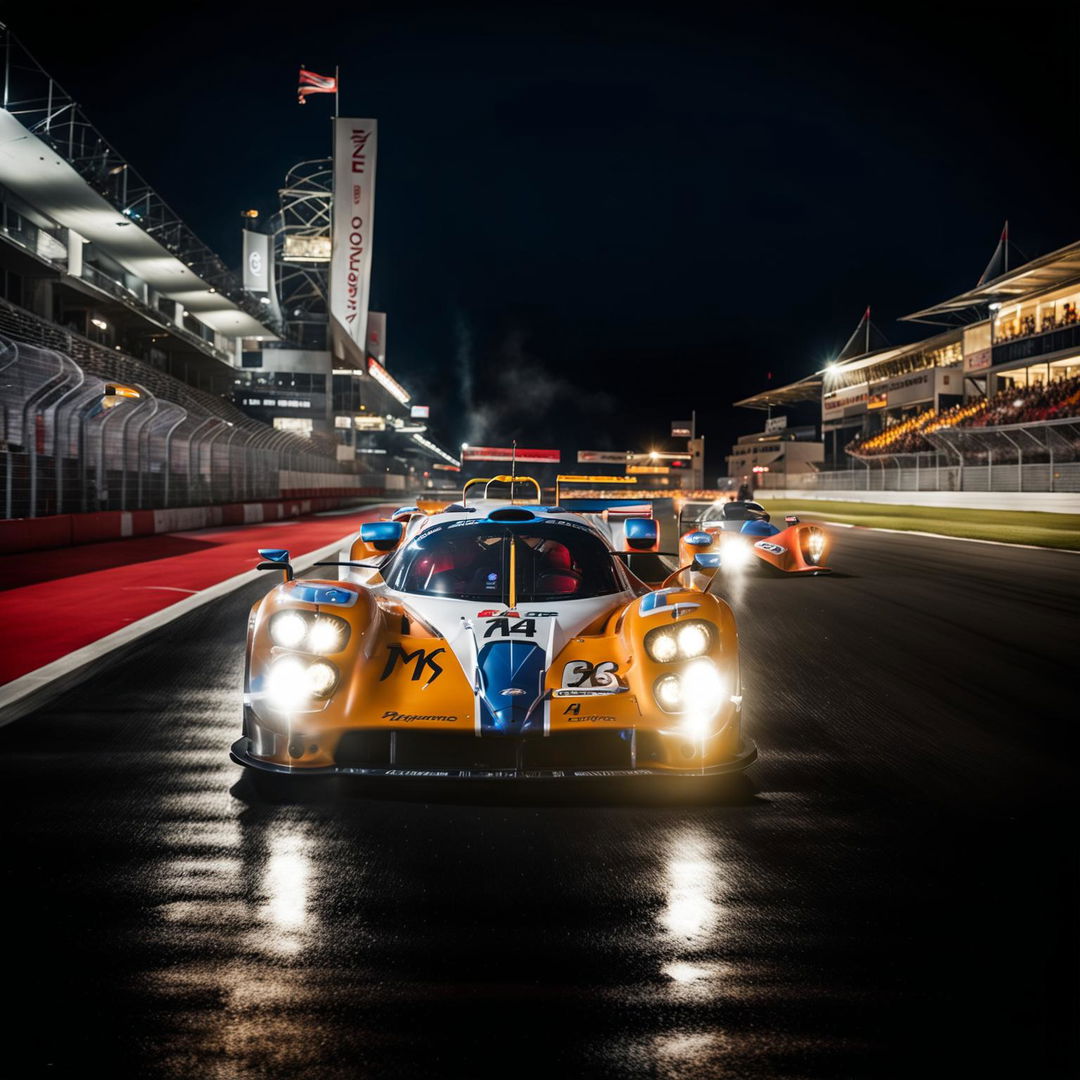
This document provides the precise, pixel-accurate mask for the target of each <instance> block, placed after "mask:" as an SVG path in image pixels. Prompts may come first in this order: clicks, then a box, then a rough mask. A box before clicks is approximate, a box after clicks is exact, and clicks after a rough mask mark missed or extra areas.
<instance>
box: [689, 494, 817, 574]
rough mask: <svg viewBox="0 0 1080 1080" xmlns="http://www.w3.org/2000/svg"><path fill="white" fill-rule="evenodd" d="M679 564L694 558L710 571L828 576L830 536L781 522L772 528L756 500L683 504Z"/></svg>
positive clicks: (813, 528)
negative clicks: (756, 570) (764, 569)
mask: <svg viewBox="0 0 1080 1080" xmlns="http://www.w3.org/2000/svg"><path fill="white" fill-rule="evenodd" d="M694 522H696V524H693V527H691V528H690V529H689V530H688V531H686V532H683V533H682V536H681V537H680V539H679V555H680V562H682V563H684V564H686V563H689V562H690V561H692V560H693V559H694V558H697V560H698V562H699V563H702V564H707V565H708V566H709V567H710V568H712V569H716V568H720V569H725V570H736V571H741V570H744V569H747V568H757V567H767V568H769V569H772V570H779V571H782V572H783V573H785V574H829V573H832V570H831V569H830V568H829V567H828V566H826V565H825V561H826V557H827V556H828V553H829V534H828V533H827V532H826V531H825V530H824V529H823V528H822V527H821V526H820V525H812V524H808V523H807V522H803V521H800V520H799V519H798V517H796V516H794V515H791V516H788V517H785V518H784V528H783V529H780V528H778V527H777V526H776V525H773V524H772V521H771V519H770V517H769V513H768V511H766V509H765V507H764V506H762V505H761V503H758V502H750V501H742V502H735V501H731V502H721V503H702V502H691V503H686V504H685V505H684V506H683V507H682V509H681V512H680V515H679V528H680V531H682V530H683V529H684V528H685V527H686V525H687V523H694Z"/></svg>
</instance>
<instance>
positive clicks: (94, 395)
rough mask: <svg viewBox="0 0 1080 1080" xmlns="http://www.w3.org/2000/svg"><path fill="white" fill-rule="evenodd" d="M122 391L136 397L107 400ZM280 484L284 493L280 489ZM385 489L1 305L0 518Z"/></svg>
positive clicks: (212, 400)
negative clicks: (114, 390) (115, 388)
mask: <svg viewBox="0 0 1080 1080" xmlns="http://www.w3.org/2000/svg"><path fill="white" fill-rule="evenodd" d="M117 383H123V384H125V385H126V386H128V387H130V388H132V389H133V390H134V391H135V392H137V394H138V395H139V396H138V397H137V398H127V397H123V398H118V397H117V396H116V395H108V394H107V393H106V389H107V387H109V386H110V385H114V384H117ZM283 481H285V483H284V484H283ZM285 486H287V487H288V489H289V491H290V492H299V491H303V492H305V493H307V494H312V493H322V492H324V491H325V492H326V493H330V491H331V489H333V490H335V491H340V490H350V489H356V490H358V491H359V490H368V489H371V488H384V487H385V486H386V477H385V475H381V476H380V475H376V474H370V475H369V474H365V473H358V472H355V471H354V472H347V471H345V470H343V469H342V467H341V466H340V465H339V464H338V463H337V461H336V460H335V451H334V448H333V444H332V443H331V442H330V441H329V440H327V446H325V447H323V446H322V445H320V444H319V443H317V442H315V441H314V440H310V439H304V438H301V437H299V436H297V435H295V434H292V433H290V432H285V431H279V430H277V429H275V428H271V427H268V426H267V425H265V424H260V423H259V422H258V421H256V420H253V419H251V418H250V417H248V416H245V415H244V414H243V413H242V412H240V411H239V410H238V409H237V408H236V407H235V406H233V405H232V404H231V403H230V402H227V401H225V400H224V399H222V398H217V397H214V396H213V395H212V394H208V393H206V392H204V391H200V390H197V389H195V388H194V387H191V386H188V385H187V384H186V383H183V382H181V381H180V380H178V379H175V378H173V377H172V376H170V375H168V374H166V373H165V372H162V371H158V370H157V369H156V368H154V367H152V366H151V365H149V364H147V363H144V362H143V361H140V360H136V359H134V358H132V357H129V356H125V355H124V354H122V353H119V352H114V351H111V350H109V349H106V348H104V347H102V346H99V345H96V344H95V343H93V342H91V341H88V340H87V339H85V338H81V337H80V336H79V335H77V334H74V333H69V332H67V331H65V330H62V329H61V328H59V327H57V326H55V324H51V323H47V322H44V321H43V320H40V319H38V318H37V317H36V316H34V315H32V314H31V313H30V312H26V311H24V310H22V309H20V308H16V307H15V306H14V305H11V304H8V303H7V302H0V498H2V500H3V516H4V517H5V518H31V517H41V516H45V515H51V514H65V513H86V512H91V511H101V510H141V509H147V510H152V509H159V508H164V507H173V506H204V505H210V504H215V503H230V502H243V501H246V500H252V499H276V498H279V497H280V496H281V495H282V494H283V487H285Z"/></svg>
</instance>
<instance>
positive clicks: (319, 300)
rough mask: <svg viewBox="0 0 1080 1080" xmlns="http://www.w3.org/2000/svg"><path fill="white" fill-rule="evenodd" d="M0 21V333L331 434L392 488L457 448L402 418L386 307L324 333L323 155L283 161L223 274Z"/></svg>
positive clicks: (352, 462)
mask: <svg viewBox="0 0 1080 1080" xmlns="http://www.w3.org/2000/svg"><path fill="white" fill-rule="evenodd" d="M0 34H2V35H3V38H4V44H5V47H4V50H3V54H2V56H0V64H2V65H3V67H4V78H3V84H2V86H3V95H4V96H3V102H2V105H3V107H2V108H0V334H2V333H5V332H7V333H8V334H10V335H11V336H12V337H15V338H18V339H19V340H26V341H39V342H40V343H42V344H48V343H50V342H51V341H53V340H55V339H56V337H57V335H56V333H55V331H62V334H63V335H76V336H77V337H79V338H82V339H86V340H88V341H89V342H92V343H94V345H96V346H104V347H106V348H107V349H109V350H113V351H115V353H116V354H118V357H128V358H131V359H132V361H133V362H134V364H135V365H136V367H135V368H134V369H133V370H142V371H145V370H146V368H145V367H142V368H140V367H138V365H148V366H149V367H151V368H154V369H157V370H158V371H161V372H164V373H166V374H168V375H170V376H173V377H174V378H176V379H179V380H181V381H182V382H183V383H186V384H187V385H189V386H191V387H195V388H196V389H197V390H201V391H206V392H209V393H211V394H213V395H215V396H217V397H223V398H229V399H231V400H232V402H233V403H234V404H235V405H236V406H237V407H239V408H240V409H241V410H243V411H244V412H245V413H247V414H248V415H250V416H251V417H253V418H254V419H256V420H260V421H263V422H265V423H266V424H268V425H271V426H273V427H275V428H278V429H282V430H288V431H292V432H294V433H296V434H298V435H307V436H311V437H313V438H316V439H318V437H319V436H322V437H323V438H322V439H318V441H319V442H320V443H321V444H322V445H324V446H325V445H328V439H332V440H333V442H334V443H335V444H336V446H337V459H338V461H340V462H342V463H343V465H345V467H346V468H348V469H350V470H354V471H355V470H359V471H364V472H370V473H374V474H382V475H387V474H389V475H392V476H397V477H399V480H398V483H397V484H396V485H394V486H403V485H404V483H405V482H406V478H407V476H408V474H409V473H410V472H416V473H420V472H423V471H426V469H427V468H428V467H429V466H431V465H433V464H434V463H436V462H438V463H441V464H444V465H451V464H453V465H456V464H457V460H456V458H455V457H453V456H452V455H451V454H449V453H447V452H446V451H444V450H443V449H442V448H441V447H439V446H438V445H437V444H436V443H435V442H433V441H432V439H431V438H430V435H426V434H425V432H426V417H423V418H420V419H414V413H422V412H423V410H416V409H414V408H413V406H415V405H416V404H417V403H416V402H414V401H413V400H412V399H411V397H410V394H409V391H408V390H407V389H406V387H405V386H404V385H402V382H401V381H400V378H399V377H396V376H395V375H392V374H391V373H390V371H389V370H388V365H387V359H386V319H385V316H383V315H380V314H379V313H374V312H372V313H368V312H367V311H366V295H365V296H364V298H363V300H364V340H365V342H366V347H365V348H361V347H358V345H357V344H356V343H355V342H349V341H342V340H341V337H342V335H340V334H339V335H336V336H335V334H334V333H333V331H332V323H333V318H332V315H333V298H332V297H331V296H330V286H331V284H332V274H331V273H329V267H330V262H331V243H332V239H331V222H332V212H333V211H332V204H333V161H332V159H327V160H325V161H318V162H307V163H303V164H302V165H301V166H298V167H297V168H295V169H293V170H292V171H291V172H290V174H289V176H288V177H287V178H286V183H285V186H284V187H283V189H282V190H281V192H280V203H281V210H280V211H279V213H278V214H277V215H276V216H275V218H274V219H273V220H272V221H271V222H269V223H267V224H266V225H265V227H262V228H260V223H258V222H257V221H256V220H254V219H253V218H251V217H250V216H245V218H244V220H245V224H246V226H247V227H246V228H245V230H244V266H243V271H242V273H241V274H235V273H232V272H231V271H230V270H229V269H228V267H227V266H226V264H225V262H224V261H223V260H222V259H221V258H220V257H219V256H218V255H217V254H215V253H214V252H213V251H211V250H210V249H209V248H208V247H207V246H206V245H205V244H204V243H203V242H202V241H200V240H199V239H198V237H197V236H196V235H195V234H194V232H193V231H192V230H191V229H190V228H189V227H188V226H187V224H186V223H185V222H183V221H182V220H181V219H180V218H179V216H178V215H177V214H176V213H175V212H174V211H173V210H172V209H171V208H170V207H169V205H168V204H167V203H166V202H165V200H164V199H163V198H162V197H161V196H160V195H159V194H158V193H157V192H156V191H155V190H154V189H153V188H152V187H151V186H150V184H149V183H148V182H147V181H146V180H145V179H144V178H143V177H142V176H140V175H139V174H138V173H137V172H136V171H135V170H134V169H133V168H132V166H131V165H130V164H129V163H128V162H127V161H126V160H125V159H124V158H123V157H122V155H121V154H120V153H119V151H117V150H116V149H114V147H113V146H112V145H111V143H110V142H109V141H107V140H106V139H105V137H104V136H103V135H102V134H101V133H100V132H98V131H97V130H96V129H95V128H94V127H93V126H92V124H91V123H90V121H89V120H88V118H87V117H86V116H85V114H84V113H83V111H82V110H81V108H80V107H79V106H78V105H77V103H76V102H75V101H74V100H73V99H72V98H71V97H70V96H69V95H68V94H66V93H65V92H64V90H63V89H62V88H61V87H60V86H59V85H58V84H57V83H56V82H55V80H53V79H52V78H51V76H49V74H48V73H47V72H46V71H45V70H44V69H43V68H42V67H41V66H40V65H39V64H38V63H37V62H36V61H35V60H34V58H33V57H32V56H30V54H29V53H27V52H26V50H25V49H24V48H23V47H22V45H21V44H20V43H19V41H18V40H17V39H16V38H15V37H14V36H13V35H11V33H10V31H8V30H7V29H6V28H4V27H3V26H0ZM371 166H372V170H371V171H372V173H373V171H374V159H373V154H372V162H371ZM237 209H239V208H236V207H232V208H223V212H226V213H230V214H231V213H233V212H235V211H236V210H237ZM366 242H367V251H368V257H369V258H370V249H371V238H370V236H367V237H366ZM346 463H348V464H346Z"/></svg>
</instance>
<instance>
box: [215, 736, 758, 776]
mask: <svg viewBox="0 0 1080 1080" xmlns="http://www.w3.org/2000/svg"><path fill="white" fill-rule="evenodd" d="M229 757H231V758H232V759H233V761H235V762H236V764H237V765H244V766H246V767H247V768H249V769H257V770H259V771H260V772H265V773H272V774H274V775H275V776H294V777H303V776H379V777H393V778H395V779H404V780H409V779H413V780H605V779H612V778H621V777H627V776H651V777H660V776H668V777H679V778H684V779H689V780H693V779H700V778H701V777H709V776H725V775H728V774H730V773H738V772H742V770H743V769H745V768H748V767H749V766H750V765H752V764H753V763H754V762H755V761H756V760H757V747H756V746H755V745H754V744H753V743H751V742H744V743H743V746H742V749H741V750H740V752H739V754H738V755H737V756H736V757H734V758H732V759H731V760H730V761H725V762H724V763H723V764H721V765H710V766H708V767H707V768H702V769H682V770H679V771H673V770H668V769H640V768H639V769H522V770H518V769H481V768H475V769H402V768H398V767H397V766H393V765H387V766H361V765H327V766H321V767H318V768H306V769H305V768H294V767H293V766H291V765H278V764H277V763H276V762H273V761H266V760H264V759H263V758H257V757H255V756H254V755H253V754H252V753H251V740H250V739H249V738H248V737H247V736H243V737H242V738H239V739H237V740H236V742H234V743H233V744H232V746H231V747H230V749H229Z"/></svg>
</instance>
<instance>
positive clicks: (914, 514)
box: [762, 492, 1080, 551]
mask: <svg viewBox="0 0 1080 1080" xmlns="http://www.w3.org/2000/svg"><path fill="white" fill-rule="evenodd" d="M762 494H765V493H764V492H763V493H762ZM765 506H766V509H768V511H769V513H770V514H771V515H772V517H773V521H774V522H775V523H776V524H778V525H779V524H780V523H781V519H782V518H783V516H784V515H785V514H798V515H799V516H800V517H805V518H807V519H810V518H818V519H820V520H824V521H838V522H843V523H844V524H846V525H864V526H867V527H869V528H875V529H903V530H914V531H917V532H930V533H940V534H941V535H943V536H965V537H970V538H971V539H974V540H998V541H1000V542H1002V543H1006V544H1033V545H1035V546H1036V547H1047V548H1064V549H1067V550H1072V551H1077V550H1080V514H1052V513H1045V512H1042V511H1038V510H972V509H967V508H964V509H959V508H957V509H953V508H945V507H940V506H894V505H892V504H891V503H868V502H867V503H864V502H832V501H825V500H818V499H785V500H783V501H782V502H771V501H770V502H766V503H765Z"/></svg>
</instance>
